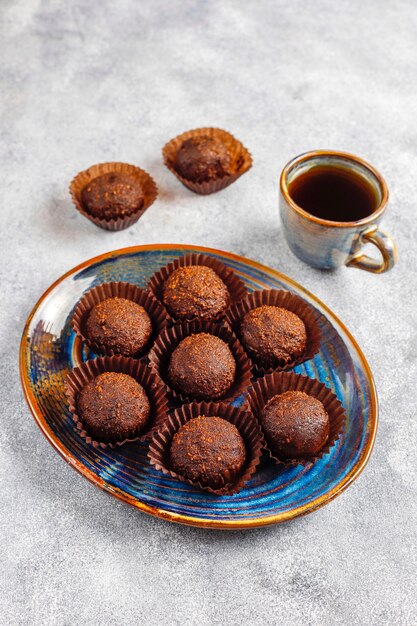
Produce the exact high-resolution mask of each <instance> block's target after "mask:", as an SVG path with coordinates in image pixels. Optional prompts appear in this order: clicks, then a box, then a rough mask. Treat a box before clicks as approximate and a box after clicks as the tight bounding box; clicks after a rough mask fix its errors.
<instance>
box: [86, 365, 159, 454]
mask: <svg viewBox="0 0 417 626" xmlns="http://www.w3.org/2000/svg"><path fill="white" fill-rule="evenodd" d="M77 408H78V413H79V415H80V418H81V421H82V423H83V426H84V427H85V430H86V431H87V433H88V434H89V435H90V436H91V437H92V438H93V439H96V440H97V441H102V442H104V443H116V442H118V441H123V440H124V439H130V438H133V437H136V436H137V435H139V434H140V432H141V431H142V430H143V428H144V427H145V425H146V423H147V421H148V418H149V412H150V404H149V400H148V397H147V395H146V393H145V391H144V389H143V387H142V386H141V385H140V384H139V383H138V382H137V381H136V380H135V379H134V378H132V377H131V376H128V375H127V374H122V373H119V372H104V373H103V374H99V375H98V376H97V377H96V378H95V379H94V380H93V381H92V382H90V383H89V384H88V385H86V386H85V387H84V388H83V389H82V390H81V391H80V393H79V395H78V400H77Z"/></svg>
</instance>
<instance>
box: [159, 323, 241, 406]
mask: <svg viewBox="0 0 417 626" xmlns="http://www.w3.org/2000/svg"><path fill="white" fill-rule="evenodd" d="M235 374H236V363H235V360H234V358H233V355H232V353H231V351H230V348H229V346H228V345H227V344H226V343H225V342H224V341H223V340H222V339H220V338H219V337H216V336H215V335H209V334H208V333H199V334H196V335H189V336H188V337H186V338H185V339H183V340H182V341H181V342H180V343H179V344H178V346H177V347H176V348H175V350H174V351H173V353H172V355H171V359H170V361H169V365H168V381H169V383H170V384H171V385H172V387H173V388H174V389H175V391H177V392H179V393H182V394H183V395H185V396H189V397H191V398H195V399H197V400H216V399H218V398H221V397H222V396H224V395H225V393H226V392H227V391H228V390H229V389H230V387H231V386H232V384H233V381H234V379H235Z"/></svg>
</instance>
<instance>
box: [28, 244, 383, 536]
mask: <svg viewBox="0 0 417 626" xmlns="http://www.w3.org/2000/svg"><path fill="white" fill-rule="evenodd" d="M193 252H204V253H206V254H209V255H213V256H214V257H216V258H218V259H220V260H221V261H222V262H223V263H225V264H226V265H228V266H229V267H231V268H233V270H234V271H235V272H236V273H237V274H238V276H239V277H240V278H241V279H242V280H243V281H244V283H245V284H246V286H247V287H248V289H249V290H250V291H252V290H254V289H271V288H273V289H288V290H290V291H292V292H294V293H296V294H298V295H299V296H301V297H303V298H304V299H305V300H306V301H307V302H309V303H310V304H311V305H312V306H313V307H315V308H316V309H317V311H318V313H319V324H320V330H321V337H322V339H321V345H320V350H319V352H318V353H317V354H316V355H315V356H314V358H313V359H312V360H310V361H307V362H305V363H302V364H301V365H299V366H297V367H296V368H294V371H295V372H296V373H300V374H304V375H307V376H310V377H313V378H317V379H319V380H320V381H321V382H323V383H325V384H326V385H327V386H328V387H329V388H330V389H331V390H332V391H333V392H334V393H335V394H336V395H337V397H338V399H339V400H340V401H341V403H342V404H343V406H344V408H345V409H346V414H347V420H346V424H345V428H344V430H343V433H342V435H341V437H340V439H339V440H338V441H337V443H336V444H335V445H334V447H333V448H332V449H331V450H330V452H329V453H328V454H325V455H324V456H323V458H321V459H320V460H319V461H317V462H316V463H315V464H314V465H313V466H312V465H307V466H306V467H303V466H301V465H300V466H296V467H291V468H287V469H284V470H282V469H277V466H276V465H275V464H274V463H272V462H271V461H270V460H269V459H268V458H267V457H266V455H264V457H263V459H262V462H261V465H260V467H259V469H258V471H257V472H256V474H255V475H254V476H253V477H252V479H251V480H250V481H249V483H248V484H247V485H246V486H245V488H244V489H243V490H242V491H241V492H240V493H238V494H236V495H234V496H215V495H212V494H209V493H207V492H201V491H199V490H198V489H196V488H194V487H192V486H190V485H187V484H186V483H182V482H179V481H177V480H175V479H173V478H171V477H169V476H166V475H163V474H162V473H160V472H158V471H157V470H155V469H154V468H153V467H152V466H150V464H149V463H148V461H147V458H146V454H147V446H148V444H146V443H137V442H135V443H129V444H126V445H124V446H121V447H120V448H117V449H105V450H102V449H97V448H95V447H93V446H92V445H90V444H88V443H87V442H86V440H85V439H83V438H81V437H80V435H79V433H78V431H77V428H76V426H75V424H74V421H73V419H72V416H71V414H70V412H69V408H68V402H67V399H66V396H65V388H64V381H65V377H66V375H67V373H68V371H69V369H71V368H72V367H73V366H75V365H78V364H79V363H80V362H81V361H83V360H85V359H86V358H91V357H92V356H94V354H93V353H91V352H89V351H88V349H87V348H85V347H84V346H83V345H82V343H81V341H80V339H79V338H77V337H76V336H75V334H74V332H73V331H72V329H71V325H70V320H71V314H72V311H73V310H74V307H75V306H76V304H77V302H78V301H79V299H80V298H81V297H82V295H83V294H84V293H85V292H86V291H88V290H89V289H91V288H92V287H94V286H96V285H99V284H101V283H104V282H108V281H127V282H129V283H134V284H137V285H138V286H139V287H143V288H144V287H146V284H147V282H148V280H149V278H150V276H152V274H153V273H154V272H155V271H156V270H157V269H158V268H160V267H161V266H164V265H166V263H168V262H170V261H172V260H173V259H175V258H176V257H178V256H181V255H183V254H189V253H193ZM20 371H21V378H22V384H23V389H24V392H25V396H26V399H27V401H28V404H29V406H30V408H31V410H32V413H33V415H34V418H35V420H36V422H37V424H38V425H39V427H40V429H41V431H42V432H43V433H44V435H45V436H46V438H47V439H48V441H49V442H50V443H51V444H52V445H53V446H54V448H55V449H56V450H57V451H58V452H59V453H60V454H61V455H62V456H63V457H64V459H65V460H66V461H67V462H68V463H69V464H70V465H71V467H73V468H74V469H76V470H77V471H78V472H80V473H81V474H82V475H83V476H85V477H86V478H88V479H89V480H90V481H91V482H92V483H94V484H95V485H97V486H98V487H100V488H102V489H104V490H105V491H107V492H108V493H110V494H112V495H114V496H116V497H117V498H120V499H121V500H123V501H125V502H128V503H129V504H132V505H134V506H135V507H137V508H138V509H141V510H142V511H145V512H146V513H149V514H151V515H156V516H159V517H161V518H164V519H166V520H170V521H175V522H180V523H184V524H191V525H196V526H205V527H213V528H245V527H254V526H262V525H267V524H274V523H278V522H283V521H286V520H290V519H292V518H295V517H297V516H300V515H304V514H306V513H308V512H311V511H314V510H315V509H317V508H319V507H321V506H323V505H324V504H326V503H328V502H329V501H330V500H332V499H333V498H334V497H335V496H337V495H338V494H340V493H341V492H342V491H343V490H344V489H345V488H346V487H348V486H349V485H350V484H351V483H352V481H353V480H354V479H355V478H356V477H357V476H358V475H359V473H360V472H361V470H362V469H363V468H364V466H365V465H366V463H367V461H368V459H369V456H370V454H371V452H372V448H373V443H374V440H375V436H376V430H377V398H376V393H375V388H374V383H373V379H372V375H371V372H370V370H369V366H368V365H367V362H366V360H365V358H364V356H363V354H362V352H361V350H360V348H359V347H358V345H357V344H356V342H355V340H354V339H353V337H352V336H351V335H350V333H349V331H348V330H347V329H346V328H345V327H344V326H343V324H342V323H341V322H340V321H339V320H338V319H337V318H336V316H335V315H334V314H333V313H332V312H331V311H330V310H329V309H328V308H327V307H326V305H324V304H323V303H321V302H320V301H319V300H318V299H317V298H316V297H315V296H313V295H312V294H310V293H309V292H307V291H305V290H304V289H303V288H302V287H301V286H300V285H298V284H297V283H295V282H294V281H292V280H291V279H289V278H287V277H286V276H284V275H283V274H280V273H279V272H277V271H275V270H273V269H270V268H268V267H266V266H263V265H260V264H258V263H255V262H254V261H250V260H248V259H245V258H242V257H238V256H236V255H233V254H230V253H227V252H221V251H218V250H212V249H207V248H200V247H195V246H182V245H179V244H172V245H170V244H161V245H149V246H139V247H134V248H126V249H124V250H119V251H115V252H110V253H108V254H104V255H102V256H100V257H96V258H95V259H91V260H89V261H87V262H85V263H83V264H82V265H80V266H78V267H76V268H74V269H73V270H71V271H69V272H68V273H67V274H65V275H64V276H63V277H61V278H60V279H59V280H57V281H56V282H55V283H54V284H53V285H52V286H51V287H50V288H49V289H48V290H47V291H46V292H45V294H44V295H43V296H42V297H41V299H40V300H39V302H38V303H37V304H36V306H35V308H34V309H33V311H32V313H31V315H30V317H29V319H28V321H27V323H26V326H25V329H24V332H23V337H22V342H21V349H20ZM242 403H243V397H241V398H239V399H238V400H236V401H235V403H234V404H235V405H237V406H239V405H241V404H242Z"/></svg>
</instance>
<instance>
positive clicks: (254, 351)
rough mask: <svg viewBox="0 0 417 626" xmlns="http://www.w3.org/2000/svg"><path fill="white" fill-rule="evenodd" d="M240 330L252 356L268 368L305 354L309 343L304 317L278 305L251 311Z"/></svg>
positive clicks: (283, 364)
mask: <svg viewBox="0 0 417 626" xmlns="http://www.w3.org/2000/svg"><path fill="white" fill-rule="evenodd" d="M239 332H240V337H241V341H242V344H243V347H244V348H245V350H246V351H247V352H248V354H249V355H250V357H251V358H252V359H253V361H254V362H255V363H257V364H258V365H261V366H262V367H265V368H269V367H276V366H279V365H281V366H285V365H286V364H288V363H290V362H291V361H293V360H294V359H297V358H298V357H300V356H302V354H303V352H304V351H305V349H306V345H307V331H306V327H305V324H304V322H303V320H302V319H300V318H299V317H298V316H297V315H295V313H292V312H291V311H288V310H287V309H283V308H281V307H276V306H268V305H263V306H260V307H257V308H256V309H252V310H251V311H248V313H246V315H245V316H244V318H243V321H242V323H241V326H240V331H239Z"/></svg>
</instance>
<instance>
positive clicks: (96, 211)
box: [81, 172, 144, 219]
mask: <svg viewBox="0 0 417 626" xmlns="http://www.w3.org/2000/svg"><path fill="white" fill-rule="evenodd" d="M81 202H82V205H83V207H84V209H85V211H87V213H89V214H90V215H93V216H94V217H99V218H102V219H103V218H104V219H117V218H119V217H125V216H129V215H132V214H133V213H136V211H138V210H140V209H141V208H142V207H143V203H144V196H143V191H142V187H141V185H140V183H139V182H138V180H137V178H136V177H135V176H134V175H133V174H128V173H123V172H111V173H108V174H102V175H101V176H97V178H93V180H91V181H90V182H89V183H88V184H87V185H86V186H85V187H84V189H83V190H82V192H81Z"/></svg>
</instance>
